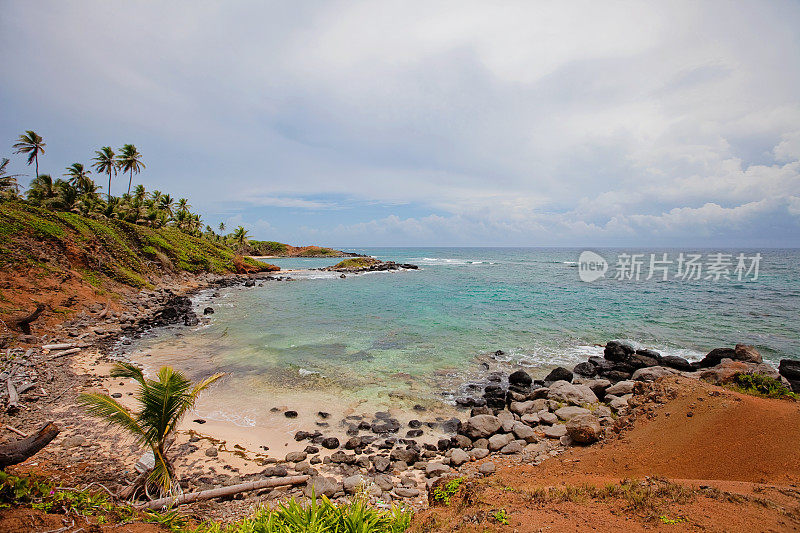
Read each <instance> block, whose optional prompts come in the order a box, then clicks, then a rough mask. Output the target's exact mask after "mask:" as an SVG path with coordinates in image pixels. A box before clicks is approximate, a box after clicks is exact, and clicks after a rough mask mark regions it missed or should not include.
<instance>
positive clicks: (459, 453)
mask: <svg viewBox="0 0 800 533" xmlns="http://www.w3.org/2000/svg"><path fill="white" fill-rule="evenodd" d="M467 461H469V454H468V453H467V452H465V451H464V450H462V449H461V448H456V449H454V450H453V451H452V452H451V455H450V464H451V465H453V466H461V465H463V464H464V463H466V462H467Z"/></svg>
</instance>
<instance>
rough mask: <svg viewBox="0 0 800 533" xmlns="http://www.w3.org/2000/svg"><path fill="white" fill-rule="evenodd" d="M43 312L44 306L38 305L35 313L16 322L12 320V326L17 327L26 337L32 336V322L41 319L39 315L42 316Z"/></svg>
mask: <svg viewBox="0 0 800 533" xmlns="http://www.w3.org/2000/svg"><path fill="white" fill-rule="evenodd" d="M42 311H44V304H41V303H40V304H37V305H36V310H35V311H34V312H33V313H31V314H29V315H28V316H25V317H22V318H17V319H16V320H12V321H11V325H12V326H14V327H16V329H18V330H20V331H21V332H22V333H24V334H25V335H30V334H31V322H33V321H34V320H36V319H37V318H39V315H41V314H42Z"/></svg>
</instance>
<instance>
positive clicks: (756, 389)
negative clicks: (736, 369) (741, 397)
mask: <svg viewBox="0 0 800 533" xmlns="http://www.w3.org/2000/svg"><path fill="white" fill-rule="evenodd" d="M731 388H732V389H734V390H735V391H737V392H741V393H744V394H752V395H754V396H762V397H764V398H778V399H787V398H788V399H792V400H797V394H795V393H793V392H792V391H790V390H789V389H788V388H786V386H784V384H783V383H781V382H780V381H778V380H777V379H775V378H771V377H769V376H765V375H764V374H736V376H734V378H733V383H732V385H731Z"/></svg>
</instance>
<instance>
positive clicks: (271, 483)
mask: <svg viewBox="0 0 800 533" xmlns="http://www.w3.org/2000/svg"><path fill="white" fill-rule="evenodd" d="M308 479H309V476H289V477H282V478H277V479H276V478H272V479H261V480H259V481H251V482H249V483H240V484H239V485H231V486H230V487H219V488H217V489H211V490H203V491H200V492H190V493H189V494H183V495H181V496H178V497H177V498H159V499H158V500H153V501H150V502H147V503H143V504H140V505H137V506H136V507H137V508H139V509H159V508H161V507H165V506H170V505H183V504H184V503H192V502H198V501H202V500H210V499H212V498H223V497H225V496H232V495H234V494H238V493H240V492H245V491H248V490H259V489H266V488H270V487H282V486H284V485H299V484H300V483H305V482H306V481H308Z"/></svg>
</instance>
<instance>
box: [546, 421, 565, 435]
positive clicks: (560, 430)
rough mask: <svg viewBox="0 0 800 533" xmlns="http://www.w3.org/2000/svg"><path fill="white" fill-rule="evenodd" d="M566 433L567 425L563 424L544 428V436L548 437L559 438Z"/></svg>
mask: <svg viewBox="0 0 800 533" xmlns="http://www.w3.org/2000/svg"><path fill="white" fill-rule="evenodd" d="M566 434H567V426H565V425H564V424H555V425H553V426H548V427H545V428H544V436H545V437H547V438H548V439H560V438H561V437H563V436H564V435H566Z"/></svg>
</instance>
